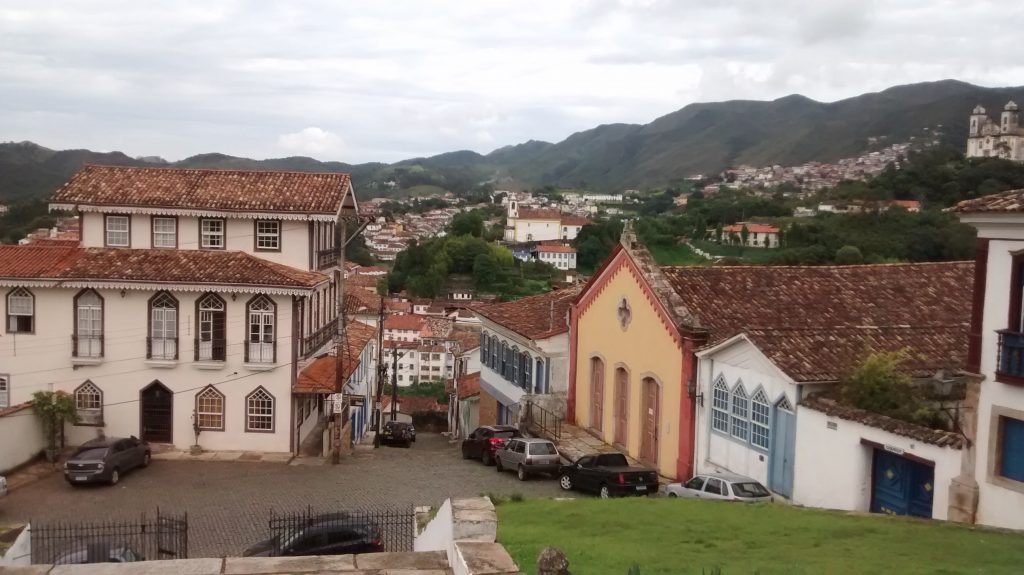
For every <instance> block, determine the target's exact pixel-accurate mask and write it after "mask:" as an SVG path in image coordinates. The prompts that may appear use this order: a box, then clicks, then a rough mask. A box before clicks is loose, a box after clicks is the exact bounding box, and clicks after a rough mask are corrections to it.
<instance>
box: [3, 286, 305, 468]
mask: <svg viewBox="0 0 1024 575" xmlns="http://www.w3.org/2000/svg"><path fill="white" fill-rule="evenodd" d="M78 291H79V290H78V289H70V288H33V289H32V293H33V294H34V295H35V310H36V316H35V325H36V332H35V333H34V334H4V337H2V338H0V357H3V358H4V363H3V367H2V368H0V369H2V371H3V372H4V373H5V374H10V380H11V387H12V390H11V403H12V404H17V403H21V402H24V401H28V400H29V399H31V395H32V393H33V392H35V391H39V390H54V391H56V390H62V391H66V392H68V393H72V392H73V391H74V390H75V388H77V387H78V386H79V385H81V384H82V383H83V382H85V381H86V380H90V381H92V382H93V383H94V384H95V385H97V386H98V387H99V388H100V389H101V390H102V391H103V402H104V405H105V407H104V412H103V419H104V423H105V427H104V431H105V433H106V434H107V435H108V436H128V435H136V436H138V435H140V404H139V397H140V391H141V390H142V389H143V388H144V387H146V386H148V385H149V384H150V383H152V382H153V381H160V382H161V383H162V384H163V385H165V386H166V387H167V388H169V389H170V390H171V391H172V392H174V394H175V396H174V405H173V440H174V445H175V446H176V447H179V448H187V447H188V446H190V445H192V444H193V442H194V434H193V430H192V413H193V409H194V406H195V395H196V394H197V393H199V392H200V391H201V390H202V389H203V388H204V387H205V386H206V385H208V384H215V385H216V387H217V389H218V390H220V392H221V393H223V394H224V396H225V430H224V431H212V430H206V431H203V432H202V434H201V436H200V439H199V444H200V445H201V446H202V447H204V448H206V449H211V450H238V449H245V450H252V451H278V452H287V451H289V429H290V426H291V378H292V371H291V369H292V368H291V366H290V365H288V364H289V362H290V361H291V357H292V351H291V346H292V341H293V337H292V335H293V334H292V298H291V297H290V296H273V300H274V301H275V303H276V304H277V324H276V328H277V363H276V364H274V365H276V366H277V367H276V368H274V369H273V370H271V371H257V370H255V369H254V368H253V367H252V366H248V365H246V364H245V363H244V361H243V358H244V355H243V351H244V349H243V345H244V344H245V341H246V323H247V321H246V304H247V302H248V300H249V299H250V298H251V297H252V295H251V294H238V295H237V297H236V298H235V300H234V301H232V297H231V295H230V294H225V293H221V294H220V295H221V297H222V298H223V299H224V300H225V302H226V305H227V310H226V321H227V327H226V336H227V357H226V361H224V362H223V363H222V364H221V365H219V366H217V369H212V370H208V369H198V364H197V362H195V361H193V357H194V345H193V341H194V337H195V330H196V327H195V326H196V324H195V321H196V318H195V314H196V312H195V301H196V299H197V297H199V296H200V295H201V294H199V293H192V292H172V295H174V296H175V297H176V298H177V299H178V302H179V307H178V338H179V360H178V361H177V362H176V363H173V362H172V363H171V364H170V365H169V366H168V367H166V368H160V367H154V365H152V364H151V363H149V362H147V360H146V335H147V330H148V327H147V318H148V314H149V311H148V300H149V298H150V297H152V295H153V293H154V292H151V291H137V290H128V291H126V292H125V295H124V296H123V297H122V296H121V294H120V290H113V289H101V290H97V291H98V293H99V294H100V296H101V297H102V298H103V301H104V312H103V317H104V341H105V349H104V357H103V358H102V362H100V363H99V364H98V365H81V366H77V367H73V366H72V342H71V336H72V333H73V331H74V330H73V325H74V311H73V298H74V296H75V295H76V294H77V293H78ZM6 305H7V302H6V298H0V316H3V315H4V314H6ZM260 386H262V387H264V388H265V389H266V390H267V391H268V392H269V393H270V394H271V395H273V396H274V398H275V400H276V401H275V420H274V421H275V428H274V432H272V433H257V432H246V431H245V409H246V405H245V403H246V402H245V397H246V395H248V394H249V393H251V392H252V391H253V390H255V389H256V388H257V387H260ZM96 433H97V428H95V427H90V426H69V427H68V433H67V437H68V440H69V441H70V442H71V443H72V444H76V443H80V442H83V441H86V440H89V439H92V438H93V437H95V436H96Z"/></svg>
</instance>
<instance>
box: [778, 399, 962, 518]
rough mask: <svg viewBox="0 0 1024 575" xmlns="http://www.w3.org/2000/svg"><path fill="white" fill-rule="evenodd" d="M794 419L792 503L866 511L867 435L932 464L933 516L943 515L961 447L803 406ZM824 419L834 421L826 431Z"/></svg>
mask: <svg viewBox="0 0 1024 575" xmlns="http://www.w3.org/2000/svg"><path fill="white" fill-rule="evenodd" d="M796 421H797V424H796V428H797V433H796V452H797V453H798V454H799V457H797V458H796V466H795V469H794V477H795V481H794V482H793V500H794V502H796V503H799V504H800V505H807V506H810V507H825V508H828V509H843V510H847V511H868V510H869V509H870V507H871V474H872V469H871V461H872V452H873V448H872V447H870V446H867V445H863V444H861V442H860V440H861V439H867V440H869V441H873V442H875V443H881V444H882V445H890V446H893V447H896V448H899V449H902V450H903V451H904V452H906V453H908V454H911V455H915V456H917V457H921V458H923V459H927V460H929V461H934V462H935V482H934V487H935V488H934V490H933V491H932V493H933V494H934V499H933V501H932V517H933V518H934V519H946V516H947V512H948V510H949V485H950V481H951V480H952V479H953V478H954V477H956V476H957V475H959V473H960V455H961V452H960V450H958V449H951V448H948V447H938V446H936V445H930V444H927V443H923V442H921V441H918V440H916V439H911V438H908V437H903V436H902V435H896V434H893V433H889V432H888V431H885V430H882V429H878V428H874V427H868V426H866V425H863V424H861V423H857V422H854V421H847V420H845V419H839V418H836V417H829V416H828V415H826V414H824V413H821V412H819V411H815V410H813V409H808V408H806V407H802V408H800V416H799V417H797V420H796ZM829 422H831V423H834V424H835V426H836V429H834V430H833V429H829V428H828V423H829Z"/></svg>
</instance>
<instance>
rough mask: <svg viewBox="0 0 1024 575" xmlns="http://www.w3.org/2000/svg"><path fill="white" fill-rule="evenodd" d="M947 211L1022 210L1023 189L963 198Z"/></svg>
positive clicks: (1023, 206) (1023, 201) (967, 212)
mask: <svg viewBox="0 0 1024 575" xmlns="http://www.w3.org/2000/svg"><path fill="white" fill-rule="evenodd" d="M946 211H947V212H957V213H961V214H970V213H976V212H1024V189H1020V190H1009V191H1006V192H1000V193H998V194H989V195H987V196H982V197H980V198H974V199H970V200H964V201H962V202H960V203H958V204H956V205H955V206H953V207H951V208H946Z"/></svg>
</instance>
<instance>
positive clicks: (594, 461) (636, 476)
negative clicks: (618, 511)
mask: <svg viewBox="0 0 1024 575" xmlns="http://www.w3.org/2000/svg"><path fill="white" fill-rule="evenodd" d="M558 485H559V486H560V487H561V488H562V489H564V490H566V491H569V490H570V489H575V490H577V491H590V492H593V493H597V494H599V495H600V496H601V497H603V498H605V499H607V498H609V497H613V496H616V495H657V493H658V472H657V471H655V470H653V469H648V468H645V467H634V466H631V465H630V464H629V461H628V460H627V459H626V456H625V455H623V454H621V453H596V454H594V455H584V456H583V457H580V458H579V459H577V460H576V461H575V462H573V463H572V464H571V465H563V466H562V468H561V469H560V470H559V472H558Z"/></svg>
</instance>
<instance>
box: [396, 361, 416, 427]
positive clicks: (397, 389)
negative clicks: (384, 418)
mask: <svg viewBox="0 0 1024 575" xmlns="http://www.w3.org/2000/svg"><path fill="white" fill-rule="evenodd" d="M414 353H415V352H414ZM402 357H405V354H404V353H403V354H402ZM391 363H392V365H393V369H392V370H391V421H394V420H395V415H396V414H397V413H398V350H397V349H395V348H391Z"/></svg>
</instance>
